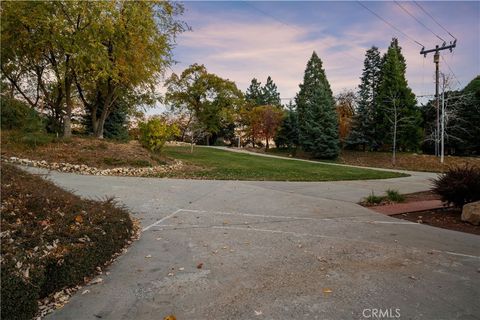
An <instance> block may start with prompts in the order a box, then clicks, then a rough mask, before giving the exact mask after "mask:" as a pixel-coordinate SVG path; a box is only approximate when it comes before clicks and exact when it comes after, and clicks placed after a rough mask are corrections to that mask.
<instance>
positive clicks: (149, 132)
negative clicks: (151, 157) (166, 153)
mask: <svg viewBox="0 0 480 320" xmlns="http://www.w3.org/2000/svg"><path fill="white" fill-rule="evenodd" d="M139 129H140V143H141V144H142V145H143V146H144V147H145V148H147V149H148V150H150V151H152V152H156V153H160V152H161V150H162V148H163V146H164V145H165V143H166V142H167V141H168V140H169V139H171V138H172V137H173V136H175V135H177V134H179V130H178V127H177V126H176V125H175V124H169V123H168V122H167V121H165V120H164V119H162V118H152V119H150V120H148V121H147V122H141V123H140V124H139Z"/></svg>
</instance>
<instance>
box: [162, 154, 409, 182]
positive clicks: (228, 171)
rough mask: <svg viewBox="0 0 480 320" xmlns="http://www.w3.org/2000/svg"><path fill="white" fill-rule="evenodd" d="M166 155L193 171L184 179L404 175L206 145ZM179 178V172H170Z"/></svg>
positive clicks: (381, 177)
mask: <svg viewBox="0 0 480 320" xmlns="http://www.w3.org/2000/svg"><path fill="white" fill-rule="evenodd" d="M164 154H165V155H166V156H168V157H171V158H175V159H180V160H182V161H184V162H186V163H188V164H190V165H192V169H191V170H185V171H184V172H182V173H181V177H182V178H198V179H217V180H269V181H335V180H363V179H387V178H397V177H405V176H407V175H405V174H403V173H397V172H385V171H378V170H371V169H361V168H352V167H344V166H335V165H329V164H325V163H309V162H304V161H295V160H287V159H285V160H283V159H275V158H266V157H260V156H255V155H249V154H241V153H235V152H230V151H225V150H218V149H214V148H207V147H195V149H194V152H193V153H190V147H184V146H166V147H165V149H164ZM170 176H171V177H179V176H178V173H174V174H172V175H170Z"/></svg>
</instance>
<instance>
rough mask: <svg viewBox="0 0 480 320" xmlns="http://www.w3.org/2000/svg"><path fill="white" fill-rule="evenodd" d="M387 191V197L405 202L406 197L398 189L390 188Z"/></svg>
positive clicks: (393, 200) (394, 200)
mask: <svg viewBox="0 0 480 320" xmlns="http://www.w3.org/2000/svg"><path fill="white" fill-rule="evenodd" d="M386 193H387V199H388V200H390V201H392V202H404V201H405V197H404V196H403V195H401V194H400V193H399V192H398V191H397V190H391V189H388V190H387V191H386Z"/></svg>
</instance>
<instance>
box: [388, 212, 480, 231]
mask: <svg viewBox="0 0 480 320" xmlns="http://www.w3.org/2000/svg"><path fill="white" fill-rule="evenodd" d="M461 215H462V210H460V209H457V208H445V209H436V210H428V211H421V212H411V213H402V214H397V215H393V216H392V217H394V218H397V219H402V220H408V221H412V222H417V223H423V224H428V225H431V226H434V227H438V228H443V229H449V230H455V231H461V232H466V233H471V234H476V235H480V226H474V225H473V224H470V223H468V222H463V221H462V220H461V218H460V217H461Z"/></svg>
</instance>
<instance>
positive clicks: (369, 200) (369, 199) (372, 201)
mask: <svg viewBox="0 0 480 320" xmlns="http://www.w3.org/2000/svg"><path fill="white" fill-rule="evenodd" d="M384 199H385V197H382V196H377V195H375V194H374V193H373V191H372V193H371V194H370V195H369V196H368V197H366V198H365V203H367V204H379V203H381V202H382V201H383V200H384Z"/></svg>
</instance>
